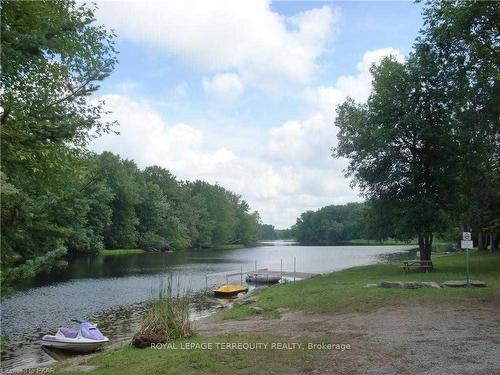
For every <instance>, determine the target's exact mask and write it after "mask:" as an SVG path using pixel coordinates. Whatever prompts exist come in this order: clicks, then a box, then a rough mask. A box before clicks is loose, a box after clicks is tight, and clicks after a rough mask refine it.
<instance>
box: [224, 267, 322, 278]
mask: <svg viewBox="0 0 500 375" xmlns="http://www.w3.org/2000/svg"><path fill="white" fill-rule="evenodd" d="M241 274H251V275H258V276H262V277H264V278H265V277H272V276H283V277H294V278H296V279H307V278H310V277H314V276H319V275H320V274H319V273H307V272H289V271H283V272H281V271H271V270H268V269H267V268H263V269H260V270H250V271H244V272H235V273H228V274H225V275H226V276H227V277H230V276H240V275H241Z"/></svg>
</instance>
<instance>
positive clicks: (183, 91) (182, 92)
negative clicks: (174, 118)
mask: <svg viewBox="0 0 500 375" xmlns="http://www.w3.org/2000/svg"><path fill="white" fill-rule="evenodd" d="M188 88H189V85H188V83H187V82H186V81H182V82H181V83H179V84H178V85H177V86H175V87H174V90H173V93H174V96H175V97H177V98H183V97H185V96H186V95H187V92H188Z"/></svg>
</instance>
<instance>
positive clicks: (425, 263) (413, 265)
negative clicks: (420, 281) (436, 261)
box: [401, 260, 434, 272]
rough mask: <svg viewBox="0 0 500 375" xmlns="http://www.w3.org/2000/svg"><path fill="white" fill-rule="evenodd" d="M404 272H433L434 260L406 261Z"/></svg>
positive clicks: (403, 266)
mask: <svg viewBox="0 0 500 375" xmlns="http://www.w3.org/2000/svg"><path fill="white" fill-rule="evenodd" d="M401 268H403V271H405V272H409V271H410V270H412V269H420V270H424V271H425V272H428V271H432V270H433V269H434V266H433V265H432V260H406V261H404V262H403V265H402V266H401Z"/></svg>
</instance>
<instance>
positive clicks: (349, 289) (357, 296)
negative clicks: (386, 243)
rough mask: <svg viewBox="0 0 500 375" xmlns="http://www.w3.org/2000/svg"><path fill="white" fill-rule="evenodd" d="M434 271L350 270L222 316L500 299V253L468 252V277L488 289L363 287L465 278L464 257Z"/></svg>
mask: <svg viewBox="0 0 500 375" xmlns="http://www.w3.org/2000/svg"><path fill="white" fill-rule="evenodd" d="M433 264H434V267H435V270H434V271H433V272H427V273H420V272H411V273H404V272H403V271H402V269H401V264H400V263H399V262H394V263H386V264H376V265H370V266H363V267H354V268H350V269H347V270H344V271H340V272H334V273H330V274H327V275H324V276H319V277H315V278H312V279H308V280H304V281H300V282H297V283H291V284H285V285H276V286H273V287H270V288H267V289H264V290H263V291H261V292H259V293H257V296H258V302H257V303H255V304H253V305H245V306H239V307H234V308H233V309H230V310H227V311H225V312H223V314H222V318H224V319H230V318H239V317H244V316H248V315H253V314H255V313H256V312H255V310H253V309H251V308H250V307H252V306H258V307H261V308H263V309H264V310H265V315H268V316H275V315H276V309H277V308H280V307H281V308H290V309H296V310H302V311H305V312H311V313H325V312H356V311H366V310H370V309H373V308H377V307H381V306H384V305H386V304H390V303H398V302H400V301H405V300H409V299H411V300H414V301H415V302H421V303H435V302H453V301H455V300H460V299H466V298H469V299H471V300H481V299H485V298H492V297H494V296H497V295H500V255H494V254H489V253H486V252H485V253H479V252H472V253H471V255H470V272H471V278H472V279H479V280H482V281H485V282H486V283H488V287H486V288H441V289H434V288H420V289H396V288H394V289H385V288H367V287H366V285H367V284H372V283H373V284H378V283H380V282H381V281H436V282H438V283H439V282H443V281H447V280H464V279H465V278H466V275H465V255H464V253H456V254H453V255H443V256H434V258H433Z"/></svg>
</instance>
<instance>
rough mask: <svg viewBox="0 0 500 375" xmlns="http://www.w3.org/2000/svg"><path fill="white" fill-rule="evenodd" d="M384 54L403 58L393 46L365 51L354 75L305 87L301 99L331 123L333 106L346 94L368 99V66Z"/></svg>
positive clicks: (355, 97)
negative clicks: (326, 83)
mask: <svg viewBox="0 0 500 375" xmlns="http://www.w3.org/2000/svg"><path fill="white" fill-rule="evenodd" d="M386 56H394V57H395V58H396V59H397V60H398V61H403V60H404V55H403V54H402V53H401V52H400V51H399V50H398V49H395V48H390V47H389V48H381V49H377V50H372V51H367V52H365V53H364V54H363V57H362V59H361V61H360V62H359V63H358V64H357V65H356V69H357V73H356V74H355V75H344V76H340V77H339V78H338V79H337V81H336V82H335V85H333V86H315V87H307V88H306V89H305V90H304V91H303V93H302V99H304V101H305V102H306V103H308V104H309V105H311V106H312V107H313V108H314V109H319V110H320V111H321V113H322V114H323V116H324V117H325V118H326V119H327V120H328V121H329V122H332V123H333V120H334V114H335V107H336V106H337V105H339V104H341V103H342V102H343V101H344V100H345V99H346V98H347V97H348V96H349V97H351V98H353V99H354V100H355V101H357V102H365V101H366V100H367V99H368V96H369V95H370V90H371V84H372V76H371V74H370V68H371V66H372V65H373V64H377V63H379V62H380V61H381V60H382V59H383V58H384V57H386Z"/></svg>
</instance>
